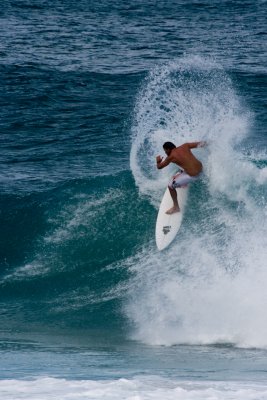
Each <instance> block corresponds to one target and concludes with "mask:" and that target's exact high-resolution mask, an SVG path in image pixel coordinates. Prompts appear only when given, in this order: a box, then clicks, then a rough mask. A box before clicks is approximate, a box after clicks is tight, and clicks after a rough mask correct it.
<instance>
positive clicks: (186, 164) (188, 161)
mask: <svg viewBox="0 0 267 400" xmlns="http://www.w3.org/2000/svg"><path fill="white" fill-rule="evenodd" d="M206 144H207V143H206V142H192V143H184V144H182V145H181V146H178V147H176V146H175V144H173V143H172V142H165V143H164V145H163V149H164V151H165V153H166V155H167V157H166V158H165V160H164V159H163V157H161V156H157V157H156V161H157V168H158V169H162V168H164V167H167V165H169V164H170V163H174V164H177V165H178V166H179V167H180V168H181V169H182V170H181V172H178V173H177V174H176V175H174V176H173V177H172V179H171V181H170V182H169V184H168V188H169V190H170V194H171V197H172V200H173V207H172V208H170V209H169V210H167V211H166V214H174V213H176V212H178V211H180V208H179V204H178V199H177V192H176V188H179V187H183V186H186V185H187V184H188V183H189V182H193V181H195V180H196V179H198V178H199V177H200V175H201V173H202V170H203V166H202V163H201V162H200V161H199V160H198V159H197V158H196V157H195V156H194V154H193V153H192V152H191V149H195V148H197V147H204V146H206Z"/></svg>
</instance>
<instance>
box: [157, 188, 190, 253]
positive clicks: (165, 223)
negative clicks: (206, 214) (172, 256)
mask: <svg viewBox="0 0 267 400" xmlns="http://www.w3.org/2000/svg"><path fill="white" fill-rule="evenodd" d="M176 191H177V195H178V203H179V206H180V211H179V212H177V213H174V214H171V215H169V214H166V211H167V210H168V209H169V208H171V207H172V206H173V201H172V198H171V195H170V191H169V189H168V188H167V189H166V191H165V193H164V196H163V198H162V200H161V204H160V207H159V212H158V217H157V223H156V244H157V247H158V249H159V250H163V249H165V248H166V247H167V246H169V244H171V242H172V241H173V239H174V238H175V236H176V235H177V232H178V231H179V229H180V226H181V223H182V219H183V215H184V209H185V205H186V200H187V194H188V186H186V187H184V188H177V189H176Z"/></svg>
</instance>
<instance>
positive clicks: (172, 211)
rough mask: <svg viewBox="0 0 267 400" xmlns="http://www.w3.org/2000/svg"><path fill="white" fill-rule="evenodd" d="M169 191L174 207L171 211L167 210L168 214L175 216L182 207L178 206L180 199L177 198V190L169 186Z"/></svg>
mask: <svg viewBox="0 0 267 400" xmlns="http://www.w3.org/2000/svg"><path fill="white" fill-rule="evenodd" d="M169 191H170V194H171V198H172V200H173V207H172V208H170V209H169V210H167V211H166V214H174V213H176V212H179V211H180V207H179V204H178V198H177V192H176V189H173V188H172V187H170V186H169Z"/></svg>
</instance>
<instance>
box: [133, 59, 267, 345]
mask: <svg viewBox="0 0 267 400" xmlns="http://www.w3.org/2000/svg"><path fill="white" fill-rule="evenodd" d="M252 124H253V115H252V114H251V113H249V112H248V110H247V108H246V107H245V106H244V105H243V104H242V101H241V100H240V99H239V97H238V95H237V93H236V90H235V88H234V86H233V84H232V82H231V79H230V78H229V76H228V75H227V74H226V73H225V71H224V70H223V69H222V68H220V67H219V66H218V65H216V64H215V63H214V62H212V61H210V60H207V59H203V58H195V57H194V58H192V57H191V58H184V59H182V60H179V61H177V62H172V63H169V64H166V65H165V66H164V67H162V68H157V69H155V70H153V71H152V72H151V73H150V75H149V77H148V78H147V81H146V83H145V85H144V87H143V89H142V90H141V92H140V96H139V98H138V100H137V103H136V109H135V119H134V124H133V130H132V149H131V168H132V172H133V175H134V178H135V182H136V184H137V186H138V189H139V192H140V195H144V196H146V197H148V198H149V199H150V201H151V203H152V204H158V203H159V200H160V198H161V195H162V193H163V190H164V187H165V186H166V182H167V179H168V178H167V176H168V175H170V170H168V171H166V172H165V171H161V170H160V171H156V169H155V166H154V163H155V161H154V160H155V156H156V155H157V154H162V147H161V146H162V143H163V142H165V141H167V140H168V141H172V142H174V143H175V144H177V145H179V144H181V143H182V142H186V141H195V140H207V141H208V143H209V145H208V148H206V149H205V150H204V149H198V150H195V151H194V152H195V154H196V155H197V156H198V157H199V158H201V160H202V162H203V164H204V171H205V177H204V179H203V180H202V181H201V182H198V183H196V184H194V185H192V187H191V188H190V194H189V201H188V207H187V211H186V216H185V219H184V223H183V228H182V230H181V231H180V233H179V235H178V237H177V240H176V241H175V242H174V244H173V246H171V247H170V248H169V249H167V251H164V252H162V253H159V252H157V251H156V250H155V246H154V244H151V246H147V247H146V248H144V249H143V250H142V251H141V252H140V253H139V254H137V255H136V256H135V257H134V258H132V259H130V260H128V265H129V268H130V269H131V270H132V271H134V274H135V278H134V285H133V287H132V291H131V296H130V300H129V302H128V305H127V307H126V312H127V315H128V316H129V318H131V319H132V320H133V321H134V324H135V326H136V330H135V333H134V334H133V337H134V338H137V339H139V340H142V341H144V342H146V343H150V344H164V345H172V344H177V343H192V344H204V343H205V344H207V343H218V342H219V343H220V342H221V343H234V344H236V345H238V346H255V347H261V346H263V347H266V346H267V340H266V337H267V335H266V333H267V321H266V319H265V318H263V315H264V313H265V311H264V310H265V304H266V301H267V294H266V290H265V287H266V283H267V272H266V248H267V226H266V197H265V196H264V193H266V167H265V168H262V169H260V170H259V169H258V168H257V167H256V165H255V163H252V162H251V161H250V160H249V159H248V157H247V156H246V154H245V150H244V149H245V148H246V145H245V143H246V138H247V136H248V135H249V133H250V130H251V125H252Z"/></svg>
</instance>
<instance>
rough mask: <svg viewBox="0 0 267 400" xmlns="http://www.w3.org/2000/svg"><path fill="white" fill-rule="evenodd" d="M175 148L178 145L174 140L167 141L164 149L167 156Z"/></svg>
mask: <svg viewBox="0 0 267 400" xmlns="http://www.w3.org/2000/svg"><path fill="white" fill-rule="evenodd" d="M175 148H176V146H175V144H173V143H172V142H165V143H164V145H163V149H164V151H165V153H166V154H167V156H169V155H170V154H171V151H172V150H173V149H175Z"/></svg>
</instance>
